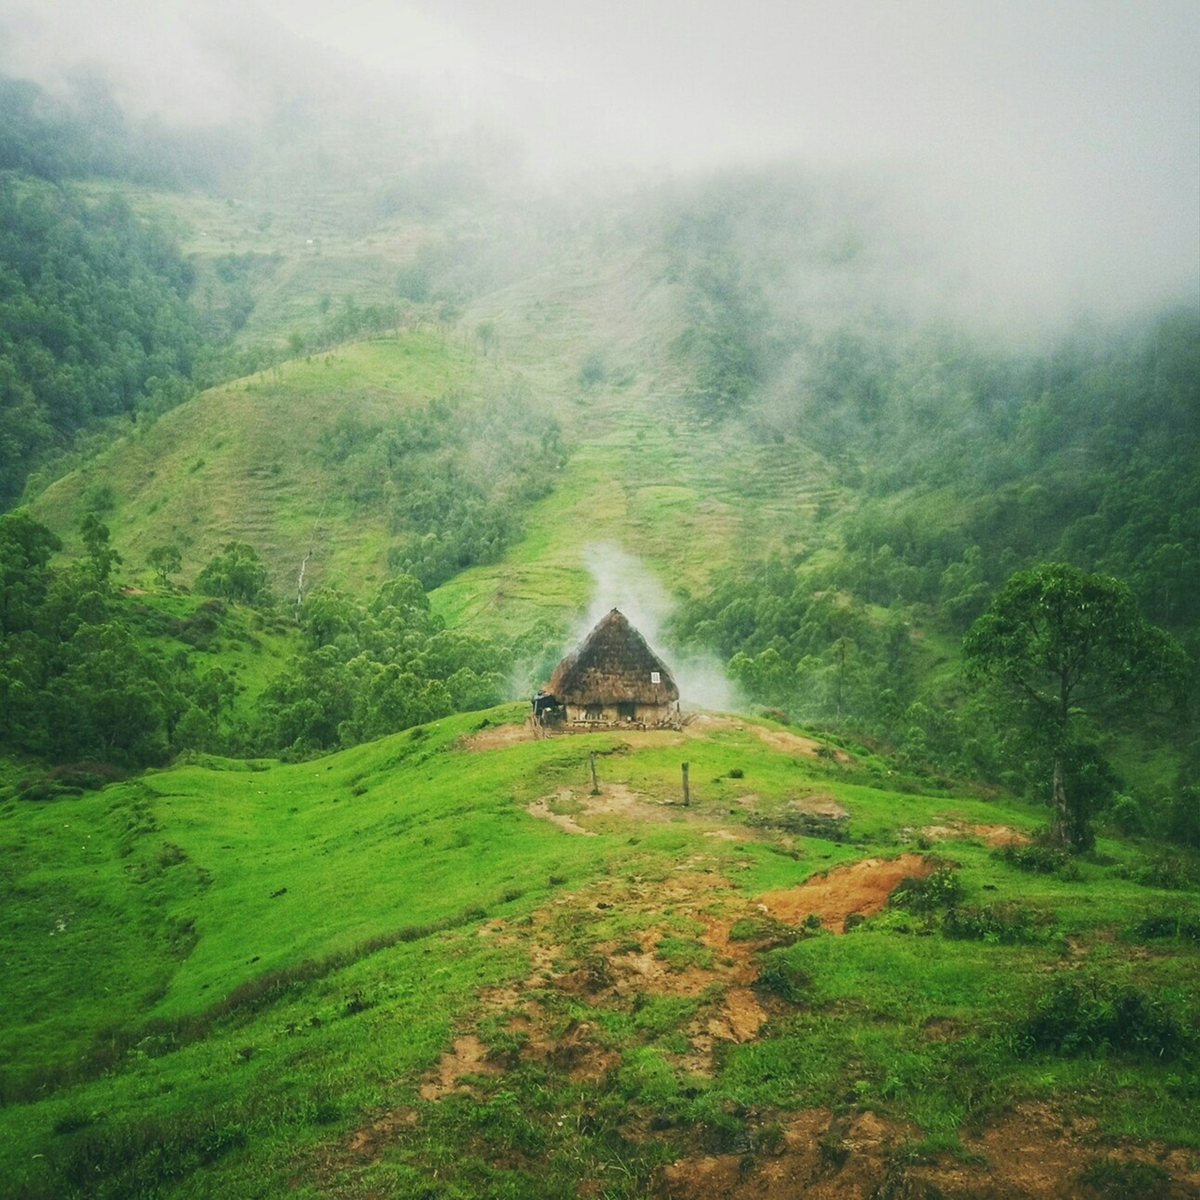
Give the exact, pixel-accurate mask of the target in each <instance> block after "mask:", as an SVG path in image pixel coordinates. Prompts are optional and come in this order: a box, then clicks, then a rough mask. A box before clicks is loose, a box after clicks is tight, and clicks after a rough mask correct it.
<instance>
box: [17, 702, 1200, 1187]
mask: <svg viewBox="0 0 1200 1200" xmlns="http://www.w3.org/2000/svg"><path fill="white" fill-rule="evenodd" d="M522 715H523V714H522V712H521V711H520V710H518V709H513V708H507V709H500V710H495V711H492V712H489V713H487V714H477V715H474V716H470V717H463V718H455V719H452V720H448V721H443V722H438V723H436V724H434V725H431V726H425V727H421V728H418V729H415V730H412V731H409V732H408V733H404V734H400V735H397V736H395V737H392V738H388V739H385V740H383V741H380V742H378V743H375V744H372V745H370V746H364V747H360V748H358V749H356V750H352V751H348V752H345V753H342V754H339V755H335V756H333V757H330V758H327V759H324V760H319V761H317V762H309V763H302V764H297V765H294V766H289V767H281V766H277V765H271V764H268V763H235V762H221V761H212V762H204V761H203V760H198V761H196V762H194V763H191V764H188V765H182V764H181V765H179V766H177V767H176V768H175V769H173V770H172V771H169V772H165V773H151V774H147V775H144V776H142V777H141V778H139V779H137V780H132V781H130V782H128V783H125V784H119V785H116V786H113V787H110V788H108V789H107V790H105V791H103V792H99V793H90V794H84V795H80V796H77V797H75V798H67V799H61V800H59V801H57V802H55V803H53V804H49V805H30V804H28V803H21V804H13V803H11V802H10V803H9V804H7V805H6V806H5V807H4V810H3V814H2V819H3V821H4V823H5V827H6V830H7V832H6V834H5V837H4V839H3V844H4V855H5V859H6V865H5V870H4V873H3V878H4V879H5V880H6V884H5V886H6V889H7V894H6V896H5V900H4V903H5V909H6V912H7V913H8V914H9V917H10V920H9V921H8V923H7V931H6V935H5V958H6V962H7V964H8V967H7V969H6V971H5V973H4V979H3V983H2V984H0V987H2V988H3V1007H4V1011H5V1012H6V1013H8V1014H10V1016H11V1017H12V1018H13V1019H11V1020H9V1021H7V1022H6V1024H5V1029H4V1038H5V1053H4V1058H5V1062H6V1063H7V1064H8V1066H7V1067H6V1070H5V1074H4V1081H3V1096H4V1101H5V1105H4V1107H3V1108H2V1109H0V1126H2V1127H3V1129H4V1138H3V1145H4V1150H3V1158H4V1171H5V1177H6V1179H7V1180H8V1181H9V1182H8V1185H7V1186H8V1189H9V1194H10V1195H13V1196H20V1197H42V1196H55V1197H63V1196H71V1195H84V1194H87V1195H100V1196H117V1195H131V1194H151V1193H157V1194H171V1195H180V1196H183V1195H199V1194H207V1195H214V1194H215V1195H234V1194H250V1193H259V1194H275V1193H278V1192H280V1191H283V1190H285V1189H288V1190H295V1189H296V1188H299V1190H300V1192H301V1193H302V1194H312V1195H318V1194H338V1195H347V1196H351V1195H368V1194H379V1192H380V1191H381V1190H382V1191H384V1192H386V1194H389V1195H397V1196H401V1195H405V1196H407V1195H414V1196H415V1195H418V1194H429V1192H430V1190H432V1192H433V1194H444V1195H481V1194H488V1195H521V1194H525V1192H526V1190H527V1188H528V1187H530V1186H533V1180H534V1179H536V1180H537V1185H536V1186H537V1187H538V1189H539V1192H540V1193H541V1194H545V1195H550V1196H558V1195H563V1196H566V1195H575V1194H577V1190H576V1189H577V1188H580V1187H584V1188H587V1187H590V1186H594V1185H595V1184H597V1183H600V1182H602V1181H603V1186H604V1187H605V1189H606V1191H607V1193H608V1194H610V1195H614V1196H643V1195H647V1194H661V1195H671V1196H693V1195H694V1196H701V1195H704V1196H714V1195H728V1196H740V1195H750V1194H761V1189H763V1188H766V1189H767V1194H780V1195H782V1194H785V1193H784V1191H782V1190H780V1189H784V1188H786V1187H794V1186H797V1185H798V1184H800V1183H801V1182H802V1181H807V1183H806V1185H805V1186H811V1187H812V1188H814V1189H816V1190H815V1191H814V1192H813V1194H815V1195H824V1194H826V1193H828V1194H830V1195H838V1194H845V1190H844V1189H846V1188H855V1187H858V1188H870V1187H879V1186H885V1185H886V1186H891V1187H899V1186H901V1185H903V1186H905V1187H908V1188H914V1187H919V1186H925V1187H929V1186H936V1187H937V1188H939V1189H940V1190H941V1194H943V1195H947V1196H960V1195H966V1194H968V1193H969V1192H970V1189H971V1188H972V1187H973V1186H977V1184H978V1182H979V1181H980V1180H981V1179H982V1178H983V1176H982V1175H981V1172H986V1178H988V1179H990V1180H991V1185H990V1186H992V1187H993V1188H999V1189H1000V1190H999V1191H997V1192H996V1194H999V1195H1016V1194H1028V1193H1025V1192H1021V1191H1020V1190H1019V1189H1020V1188H1021V1187H1023V1186H1027V1185H1028V1184H1029V1182H1030V1180H1031V1178H1032V1177H1031V1176H1030V1175H1029V1174H1028V1172H1030V1171H1031V1170H1034V1171H1036V1172H1037V1177H1038V1180H1039V1182H1038V1183H1037V1184H1036V1185H1035V1191H1034V1194H1049V1193H1048V1192H1047V1191H1045V1190H1039V1189H1045V1188H1048V1187H1053V1188H1073V1189H1079V1191H1078V1192H1077V1194H1089V1195H1090V1194H1096V1195H1115V1194H1118V1192H1117V1191H1115V1190H1113V1189H1114V1187H1116V1186H1118V1185H1120V1184H1121V1181H1124V1182H1125V1184H1128V1185H1131V1186H1137V1187H1142V1189H1143V1191H1142V1193H1134V1192H1130V1191H1126V1192H1124V1193H1121V1194H1126V1195H1131V1194H1147V1195H1149V1194H1151V1190H1147V1189H1157V1190H1154V1191H1153V1194H1156V1195H1163V1196H1166V1195H1171V1196H1175V1195H1179V1196H1184V1195H1189V1194H1193V1193H1192V1191H1191V1190H1189V1189H1194V1188H1195V1187H1196V1186H1197V1185H1198V1184H1200V1179H1198V1178H1197V1176H1196V1173H1195V1171H1194V1167H1193V1166H1189V1165H1188V1160H1187V1155H1186V1153H1182V1154H1181V1153H1180V1152H1179V1151H1178V1150H1177V1151H1173V1152H1171V1153H1166V1152H1165V1151H1159V1150H1158V1149H1156V1147H1157V1146H1158V1145H1159V1143H1158V1142H1157V1141H1155V1140H1154V1139H1165V1140H1166V1142H1168V1143H1170V1144H1171V1145H1174V1146H1176V1147H1180V1148H1188V1147H1190V1148H1191V1149H1192V1150H1193V1151H1194V1150H1195V1149H1196V1142H1195V1129H1194V1125H1193V1123H1192V1121H1191V1119H1190V1112H1191V1108H1192V1106H1193V1104H1194V1101H1195V1097H1194V1095H1193V1094H1192V1090H1193V1089H1191V1087H1190V1085H1189V1084H1188V1082H1187V1081H1188V1080H1189V1079H1190V1078H1192V1077H1193V1071H1194V1055H1195V1053H1196V1037H1197V1032H1196V1024H1197V1018H1198V1016H1200V1014H1197V1012H1196V1010H1195V1003H1194V1001H1195V997H1194V995H1193V994H1192V993H1191V990H1190V988H1189V987H1188V984H1187V981H1188V979H1189V978H1194V973H1195V970H1196V966H1197V959H1196V956H1197V953H1198V950H1197V946H1196V930H1197V928H1200V913H1198V912H1197V910H1196V908H1195V905H1194V903H1192V901H1193V900H1194V894H1188V893H1181V892H1180V891H1178V890H1172V889H1175V888H1178V887H1179V886H1183V884H1182V883H1181V882H1178V881H1176V880H1175V879H1174V878H1173V877H1171V876H1170V875H1169V874H1166V873H1164V870H1165V869H1164V868H1163V867H1161V866H1160V867H1158V868H1157V869H1152V868H1151V863H1150V860H1148V859H1147V858H1145V857H1144V856H1143V854H1142V853H1141V852H1138V851H1134V850H1133V849H1132V848H1131V847H1129V846H1127V845H1125V844H1123V843H1118V842H1105V843H1103V846H1102V853H1100V854H1098V855H1097V856H1096V857H1095V859H1094V861H1089V862H1085V863H1078V864H1059V863H1055V862H1053V861H1052V860H1045V861H1044V862H1043V860H1041V859H1039V858H1038V857H1037V856H1036V855H1034V854H1033V853H1032V852H1028V853H1027V852H1026V849H1025V848H1023V846H1022V843H1023V842H1024V841H1025V840H1026V838H1027V836H1028V832H1029V831H1030V830H1031V829H1032V828H1033V826H1034V825H1035V824H1036V823H1037V822H1038V821H1039V820H1040V816H1039V814H1038V813H1037V812H1036V811H1035V810H1030V809H1026V808H1023V807H1021V806H1019V805H1013V804H1012V803H999V802H997V801H995V800H987V801H983V800H978V799H968V798H965V797H963V796H962V795H954V794H950V793H947V794H942V795H927V794H921V793H920V792H919V791H906V792H903V793H901V792H897V791H894V790H891V787H892V786H893V784H892V782H891V778H890V777H891V768H890V767H889V765H888V764H887V763H886V762H884V761H881V760H879V759H876V758H874V757H872V756H870V755H869V754H867V753H866V752H865V751H863V750H862V749H861V748H859V747H854V746H848V747H846V748H845V749H842V748H840V747H837V746H829V745H828V743H822V742H820V741H819V740H815V739H811V738H806V737H804V736H798V735H797V734H795V733H793V732H788V731H784V730H782V729H780V728H779V727H778V726H775V725H771V724H769V723H759V722H754V721H747V720H741V719H739V720H730V719H724V718H719V719H718V718H711V717H708V718H706V717H700V718H697V719H696V720H694V721H693V722H692V723H691V724H690V725H689V726H688V727H687V728H686V729H685V731H684V732H683V733H641V734H638V733H633V734H613V733H602V734H595V735H588V736H577V737H566V738H549V739H542V740H531V734H530V732H529V730H528V728H527V727H523V726H521V725H520V724H516V723H513V722H520V720H521V719H522ZM590 753H595V754H596V756H597V765H598V774H599V779H600V789H599V794H598V795H595V794H592V793H591V792H590V788H589V785H588V755H589V754H590ZM685 757H686V759H687V760H688V761H689V762H690V765H691V778H692V780H693V787H692V803H691V806H690V807H689V808H686V809H685V808H683V807H682V806H681V804H680V800H679V792H678V772H679V761H680V760H681V759H683V758H685ZM895 778H896V779H897V780H898V777H895ZM801 830H807V832H800V831H801ZM1006 845H1008V846H1010V847H1011V848H1012V849H1010V851H1008V852H1007V853H1008V855H1009V856H1008V857H1003V856H1001V853H1002V852H1003V851H1004V847H1005V846H1006ZM893 860H894V861H893ZM855 863H857V864H858V866H857V868H856V873H855V874H853V875H846V874H844V872H845V870H846V869H847V868H848V866H849V864H855ZM889 864H890V865H889ZM1067 865H1069V866H1070V869H1069V870H1068V869H1066V867H1067ZM1021 868H1024V869H1021ZM1031 870H1033V871H1034V872H1035V873H1030V872H1031ZM822 872H827V873H828V874H827V877H826V878H825V880H824V882H822V875H821V873H822ZM930 872H932V874H930ZM1037 872H1042V873H1037ZM906 877H911V878H907V879H906ZM921 877H926V880H927V881H926V883H923V884H922V883H920V882H914V880H917V881H919V880H920V878H921ZM806 881H809V885H810V886H809V888H808V890H806V889H805V887H804V886H802V885H804V884H805V882H806ZM901 882H903V888H904V889H907V890H906V891H904V895H903V896H902V895H901V894H900V893H899V892H897V891H896V887H897V884H899V883H901ZM1188 886H1191V887H1194V886H1195V885H1194V884H1190V885H1188ZM902 890H903V889H902ZM889 893H891V903H890V907H884V908H880V907H879V906H880V905H882V904H883V902H884V901H885V899H886V898H887V897H888V894H889ZM809 914H815V915H812V916H810V915H809ZM855 914H858V915H855ZM844 930H845V931H848V932H843V931H844ZM48 938H49V939H51V941H50V943H49V949H48V948H47V939H48ZM1112 1004H1117V1005H1119V1006H1120V1011H1121V1012H1122V1013H1123V1014H1124V1016H1123V1017H1122V1018H1121V1022H1120V1024H1119V1026H1112V1025H1111V1024H1106V1022H1111V1017H1109V1016H1106V1015H1105V1014H1106V1013H1107V1012H1109V1011H1110V1006H1111V1005H1112ZM1114 1030H1116V1032H1114ZM1102 1046H1104V1047H1107V1050H1106V1051H1104V1052H1102V1051H1101V1047H1102ZM1050 1114H1054V1116H1053V1117H1052V1116H1051V1115H1050ZM1052 1122H1062V1123H1063V1124H1062V1125H1058V1124H1055V1125H1054V1126H1053V1128H1052ZM1055 1130H1057V1132H1055ZM1014 1137H1020V1138H1030V1137H1032V1138H1035V1139H1036V1140H1037V1141H1038V1142H1039V1144H1041V1145H1044V1146H1045V1150H1044V1152H1039V1156H1038V1159H1037V1165H1036V1167H1033V1166H1032V1164H1031V1163H1030V1162H1029V1161H1028V1160H1025V1159H1021V1158H1018V1157H1016V1156H1014V1155H1012V1154H1011V1153H1010V1151H1009V1149H1008V1148H1007V1147H1006V1142H1009V1141H1010V1140H1011V1139H1012V1138H1014ZM1052 1138H1055V1139H1057V1140H1056V1141H1053V1142H1052V1140H1051V1139H1052ZM1052 1145H1053V1149H1051V1146H1052ZM813 1146H820V1147H821V1148H822V1149H821V1150H820V1153H819V1154H816V1151H815V1150H810V1149H809V1147H813ZM814 1155H815V1157H814ZM789 1181H790V1182H789ZM1114 1181H1115V1182H1114ZM1089 1184H1091V1185H1094V1186H1093V1191H1090V1192H1089V1191H1087V1187H1088V1185H1089ZM839 1188H840V1189H843V1190H842V1191H839V1190H838V1189H839ZM772 1189H776V1190H772ZM822 1189H824V1190H822Z"/></svg>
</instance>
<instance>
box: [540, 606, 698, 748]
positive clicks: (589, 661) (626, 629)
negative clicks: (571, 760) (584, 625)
mask: <svg viewBox="0 0 1200 1200" xmlns="http://www.w3.org/2000/svg"><path fill="white" fill-rule="evenodd" d="M533 715H534V720H536V721H538V722H539V723H541V724H559V723H566V724H567V725H572V726H585V727H586V726H596V725H627V724H634V725H643V726H662V725H668V726H671V725H678V724H679V689H678V688H677V687H676V686H675V680H674V679H672V678H671V672H670V671H669V670H668V669H667V666H666V664H665V663H664V662H663V661H662V659H660V658H659V657H658V656H657V655H656V654H655V653H654V651H653V650H651V649H650V647H649V646H648V645H647V644H646V639H645V638H644V637H642V635H641V634H640V633H638V631H637V630H636V629H634V627H633V626H632V625H630V623H629V622H628V621H627V620H626V619H625V617H624V615H623V614H622V613H620V612H619V611H618V610H617V609H615V608H614V609H613V610H612V611H611V612H610V613H609V614H608V616H606V617H605V618H604V619H603V620H602V621H601V622H600V623H599V624H598V625H597V626H596V628H595V629H593V630H592V632H591V633H589V634H588V635H587V637H586V638H584V639H583V641H582V642H581V643H580V645H579V646H578V647H576V648H575V649H574V650H573V651H571V653H570V654H568V655H567V657H566V658H564V659H563V660H562V662H560V663H559V664H558V666H557V667H555V669H554V674H553V675H551V677H550V682H549V683H547V684H546V686H545V687H544V688H543V689H542V690H541V691H540V692H538V694H537V695H536V696H534V698H533Z"/></svg>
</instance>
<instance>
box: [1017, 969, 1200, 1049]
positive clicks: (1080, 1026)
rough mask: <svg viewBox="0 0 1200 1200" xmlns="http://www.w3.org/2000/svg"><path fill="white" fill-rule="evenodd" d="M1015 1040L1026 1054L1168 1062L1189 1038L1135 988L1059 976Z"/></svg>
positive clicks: (1021, 1027)
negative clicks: (1109, 1055) (1115, 1056)
mask: <svg viewBox="0 0 1200 1200" xmlns="http://www.w3.org/2000/svg"><path fill="white" fill-rule="evenodd" d="M1018 1037H1019V1039H1020V1042H1021V1044H1022V1047H1023V1049H1024V1050H1026V1051H1027V1052H1032V1051H1039V1050H1042V1051H1050V1052H1053V1053H1055V1054H1060V1055H1063V1056H1064V1057H1073V1056H1075V1055H1081V1054H1106V1053H1110V1052H1114V1051H1115V1052H1118V1053H1125V1054H1132V1055H1137V1056H1139V1057H1147V1058H1155V1059H1163V1060H1169V1059H1174V1058H1176V1057H1178V1056H1179V1054H1181V1053H1182V1052H1183V1051H1184V1050H1185V1049H1186V1048H1187V1046H1188V1044H1189V1042H1190V1041H1191V1040H1192V1039H1191V1038H1190V1037H1189V1035H1188V1034H1187V1032H1186V1031H1185V1030H1184V1029H1183V1027H1182V1026H1181V1025H1180V1024H1179V1022H1178V1021H1176V1020H1175V1018H1174V1017H1172V1016H1171V1014H1170V1013H1168V1012H1167V1010H1166V1009H1165V1008H1164V1006H1163V1005H1162V1004H1161V1003H1160V1002H1159V1001H1158V1000H1155V999H1152V998H1151V997H1149V996H1147V995H1146V994H1145V993H1144V992H1142V991H1140V990H1139V989H1138V988H1135V987H1132V986H1129V985H1125V986H1118V985H1116V984H1112V983H1106V982H1104V981H1102V980H1099V979H1095V978H1090V977H1089V978H1083V979H1080V978H1075V977H1070V976H1068V977H1060V978H1058V979H1055V980H1054V981H1053V982H1052V983H1051V985H1050V987H1049V989H1048V990H1047V991H1046V992H1045V993H1044V994H1043V995H1042V996H1041V997H1040V998H1039V999H1038V1001H1037V1002H1036V1004H1035V1005H1034V1011H1033V1012H1032V1013H1031V1014H1030V1016H1029V1017H1027V1018H1026V1020H1025V1021H1024V1022H1023V1023H1022V1024H1021V1026H1020V1028H1019V1033H1018Z"/></svg>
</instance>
